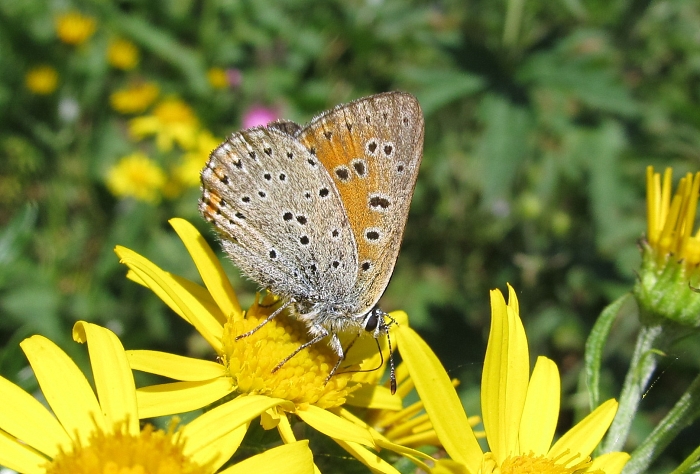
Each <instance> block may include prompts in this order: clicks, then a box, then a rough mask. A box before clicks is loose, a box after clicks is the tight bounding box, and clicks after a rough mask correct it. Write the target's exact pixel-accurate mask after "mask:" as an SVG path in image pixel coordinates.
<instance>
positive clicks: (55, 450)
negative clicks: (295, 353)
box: [0, 322, 313, 474]
mask: <svg viewBox="0 0 700 474" xmlns="http://www.w3.org/2000/svg"><path fill="white" fill-rule="evenodd" d="M73 337H74V338H75V339H76V340H77V341H79V342H83V343H85V342H86V343H88V350H89V354H90V362H91V365H92V369H93V376H94V381H95V388H96V391H97V394H95V393H94V392H93V390H92V388H91V387H90V383H89V382H88V380H87V379H86V377H85V376H84V375H83V373H82V372H81V371H80V369H79V368H78V367H77V366H76V365H75V363H74V362H73V361H72V360H71V359H70V358H69V357H68V355H67V354H66V353H65V352H63V351H62V350H61V349H59V348H58V346H56V345H55V344H54V343H53V342H51V341H50V340H48V339H46V338H44V337H42V336H33V337H30V338H28V339H25V340H24V341H23V342H22V343H21V344H20V345H21V346H22V349H23V350H24V352H25V354H26V355H27V358H28V359H29V362H30V364H31V366H32V369H33V370H34V374H35V375H36V378H37V381H38V382H39V385H40V387H41V390H42V392H43V395H44V397H45V399H46V402H47V403H48V405H49V406H50V407H51V411H52V412H53V414H52V413H50V412H49V410H47V409H46V408H45V407H44V406H43V405H42V404H41V403H40V402H39V401H37V400H36V399H35V398H34V397H32V396H31V395H29V394H28V393H26V392H24V391H23V390H22V389H20V388H19V387H17V386H16V385H14V384H12V383H11V382H10V381H8V380H7V379H4V378H2V377H0V392H1V393H2V394H3V404H2V406H1V407H0V429H1V430H2V431H1V432H0V433H2V434H3V436H0V465H3V466H6V467H8V468H10V469H13V470H16V471H18V472H21V473H27V474H67V473H71V474H76V473H77V474H83V473H84V474H91V473H96V472H99V473H102V472H154V473H158V472H168V473H173V474H179V473H182V474H185V473H186V474H214V473H215V472H218V473H220V474H224V473H225V474H233V473H239V472H250V470H257V469H260V468H264V469H268V468H269V467H270V465H272V466H276V467H277V469H279V470H284V472H290V471H289V470H290V469H291V472H294V473H299V474H302V473H304V474H305V473H310V472H312V471H313V461H312V457H311V451H309V449H308V447H307V446H306V442H299V443H296V444H293V445H287V446H281V447H279V448H275V449H272V450H269V451H268V452H266V453H264V454H262V455H258V456H254V457H252V458H249V459H247V460H245V461H243V462H241V463H238V464H236V465H234V466H231V467H229V468H226V469H224V470H221V471H220V470H219V468H220V467H221V466H222V465H223V464H224V463H225V462H226V461H228V460H229V459H230V457H231V455H232V454H233V453H234V452H235V450H236V449H237V448H238V446H239V444H240V442H241V440H242V439H243V435H244V434H245V431H246V430H245V428H246V426H247V423H248V422H249V420H250V419H252V418H254V417H256V416H257V414H258V412H256V411H255V410H256V402H257V405H260V403H259V400H255V399H249V400H246V402H247V403H246V404H245V405H246V406H243V405H241V404H238V405H239V406H238V407H234V406H233V405H232V406H230V407H229V409H228V410H219V411H217V410H212V411H210V412H208V413H206V414H204V415H202V416H200V417H198V418H196V419H195V420H193V421H192V422H190V423H189V424H187V425H186V426H184V427H182V428H181V429H179V430H177V431H175V429H174V425H171V426H172V427H171V429H169V430H168V431H162V430H155V429H154V428H153V427H152V426H150V425H146V426H145V427H144V428H143V429H140V428H139V412H138V408H137V402H136V391H135V386H134V379H133V376H132V372H131V369H130V368H129V363H128V361H127V357H126V354H125V352H124V348H123V347H122V345H121V342H120V341H119V339H118V338H117V337H116V336H115V335H114V333H112V332H111V331H109V330H107V329H105V328H102V327H100V326H97V325H94V324H90V323H86V322H78V323H76V325H75V327H74V329H73ZM262 406H265V404H264V401H263V404H262Z"/></svg>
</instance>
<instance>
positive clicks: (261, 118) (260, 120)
mask: <svg viewBox="0 0 700 474" xmlns="http://www.w3.org/2000/svg"><path fill="white" fill-rule="evenodd" d="M278 118H279V116H278V114H277V111H275V110H273V109H269V108H267V107H262V106H260V105H254V106H253V107H251V108H249V109H248V110H247V111H246V113H245V114H243V128H251V127H258V126H260V125H267V124H268V123H270V122H274V121H275V120H277V119H278Z"/></svg>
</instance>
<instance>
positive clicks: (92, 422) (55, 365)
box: [3, 336, 105, 454]
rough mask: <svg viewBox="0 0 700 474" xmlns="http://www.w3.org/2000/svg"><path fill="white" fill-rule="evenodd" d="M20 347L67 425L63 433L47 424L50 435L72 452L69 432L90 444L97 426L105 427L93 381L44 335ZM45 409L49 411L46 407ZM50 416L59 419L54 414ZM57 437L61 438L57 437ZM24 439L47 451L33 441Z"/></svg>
mask: <svg viewBox="0 0 700 474" xmlns="http://www.w3.org/2000/svg"><path fill="white" fill-rule="evenodd" d="M20 346H21V347H22V350H23V351H24V353H25V354H26V355H27V359H29V363H30V364H31V365H32V370H34V374H35V375H36V378H37V380H38V381H39V386H40V387H41V391H42V393H43V394H44V397H45V398H46V401H47V402H48V404H49V406H51V409H52V410H53V412H54V414H55V415H56V417H57V418H58V420H59V421H60V423H61V425H63V428H62V429H61V431H63V430H64V429H65V432H64V433H63V434H62V435H61V434H60V433H59V432H58V431H57V430H56V429H55V428H54V427H53V425H52V424H51V425H47V428H46V430H47V437H51V438H52V439H51V440H50V441H51V442H55V441H56V440H59V441H60V442H61V446H63V447H64V449H66V450H67V451H70V449H71V441H70V440H68V439H65V433H68V435H69V436H71V437H73V436H75V435H76V434H77V435H78V438H79V439H80V441H81V442H82V443H87V441H88V438H89V436H90V433H92V432H93V431H94V430H95V427H97V428H99V429H104V428H105V425H104V418H103V417H102V409H101V408H100V405H99V403H98V401H97V398H96V397H95V393H94V392H93V391H92V387H90V383H89V382H88V381H87V379H86V378H85V375H84V374H83V373H82V372H81V371H80V369H79V368H78V366H77V365H75V363H74V362H73V360H72V359H71V358H70V357H68V355H67V354H66V353H65V352H63V351H62V350H61V349H60V348H59V347H58V346H57V345H56V344H54V343H53V342H52V341H50V340H48V339H47V338H45V337H43V336H32V337H30V338H27V339H25V340H24V341H22V342H21V343H20ZM3 393H4V392H3ZM42 410H43V411H46V410H45V409H43V408H42ZM50 418H52V420H51V421H53V422H55V420H53V417H50ZM44 422H48V420H46V421H44ZM56 436H59V437H58V438H56ZM24 441H25V442H27V443H29V444H30V445H31V446H34V447H35V448H38V449H40V450H41V451H43V449H42V448H40V447H39V446H37V445H34V444H33V443H31V442H30V440H28V439H25V440H24ZM54 449H55V448H54ZM47 454H51V453H47ZM52 454H56V453H52Z"/></svg>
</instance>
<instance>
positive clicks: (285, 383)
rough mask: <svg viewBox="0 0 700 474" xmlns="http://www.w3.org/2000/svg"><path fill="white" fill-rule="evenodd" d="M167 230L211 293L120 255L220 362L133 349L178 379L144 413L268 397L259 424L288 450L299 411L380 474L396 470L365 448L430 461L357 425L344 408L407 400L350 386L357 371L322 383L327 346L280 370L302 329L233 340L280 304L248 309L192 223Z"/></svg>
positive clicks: (129, 254) (135, 357)
mask: <svg viewBox="0 0 700 474" xmlns="http://www.w3.org/2000/svg"><path fill="white" fill-rule="evenodd" d="M170 223H171V225H172V226H173V227H174V228H175V231H176V232H177V233H178V235H179V236H180V238H181V239H182V241H183V243H184V244H185V246H186V247H187V249H188V251H189V253H190V255H191V256H192V258H193V260H194V262H195V265H196V266H197V268H198V270H199V273H200V276H201V277H202V280H203V282H204V286H200V285H198V284H196V283H193V282H191V281H188V280H185V279H184V278H181V277H179V276H177V275H172V274H170V273H167V272H165V271H163V270H161V269H160V268H158V267H157V266H155V265H154V264H153V263H151V262H150V261H148V260H146V259H145V258H143V257H142V256H140V255H138V254H136V253H135V252H133V251H131V250H129V249H126V248H123V247H117V248H116V252H117V254H118V255H119V257H120V259H121V262H122V263H124V264H126V265H127V266H128V267H129V269H130V271H129V273H128V277H129V278H131V279H132V280H134V281H136V282H137V283H140V284H142V285H144V286H147V287H148V288H150V289H151V290H152V291H154V292H155V293H156V295H158V296H159V297H160V298H161V299H162V300H163V301H164V302H165V303H166V304H167V305H168V306H169V307H170V308H171V309H172V310H173V311H175V312H176V313H177V314H178V315H179V316H180V317H182V318H183V319H184V320H185V321H187V322H188V323H190V324H192V325H193V326H194V327H195V328H196V329H197V331H198V332H199V333H200V334H201V335H202V336H203V337H204V339H205V340H206V341H207V342H208V343H209V344H210V345H211V347H212V348H213V349H214V351H215V352H216V354H217V356H218V360H219V361H220V363H216V362H212V361H210V360H198V359H191V358H187V357H181V356H176V355H173V354H167V353H160V352H153V351H129V352H128V355H129V360H130V364H131V367H132V369H134V370H141V371H145V372H149V373H154V374H158V375H161V376H165V377H168V378H171V379H174V380H177V382H174V383H170V384H164V385H159V386H154V387H144V388H141V389H139V390H138V392H137V393H138V405H139V414H140V415H141V416H143V417H154V416H163V415H169V414H174V413H182V412H186V411H191V410H195V409H198V408H201V407H203V406H206V405H209V404H211V403H214V402H216V401H217V400H220V399H222V398H224V397H227V396H229V395H231V394H234V396H235V398H233V400H231V401H228V402H225V403H223V404H222V405H220V406H219V407H217V409H225V407H227V406H229V405H230V404H231V403H243V402H242V401H244V400H247V399H250V397H255V399H256V400H266V402H265V403H266V405H265V403H263V402H262V401H261V402H260V403H261V404H263V405H264V406H265V408H264V410H262V411H261V414H262V419H261V424H262V426H263V427H264V428H265V429H273V428H276V429H277V430H278V432H279V434H280V437H281V439H282V441H284V442H285V443H290V442H294V441H296V438H295V435H294V432H293V430H292V426H291V424H290V421H289V418H288V415H291V414H294V415H296V416H297V417H298V418H300V419H301V420H303V421H305V422H306V423H307V424H308V425H309V426H311V427H313V428H315V429H317V430H318V431H320V432H321V433H323V434H325V435H327V436H330V437H331V438H333V440H334V441H335V442H336V443H338V444H339V445H340V446H342V447H343V448H344V449H345V450H346V451H348V452H349V453H351V454H352V455H353V456H355V457H356V458H357V459H358V460H360V462H362V463H364V464H365V465H367V466H369V467H371V468H372V469H373V470H374V471H375V472H387V473H395V472H396V471H395V469H394V468H393V467H392V466H391V465H390V464H388V463H387V462H386V461H384V460H383V459H381V458H379V457H378V456H377V455H376V454H375V453H373V452H372V451H370V450H369V449H368V448H372V449H378V448H380V447H381V448H387V449H390V450H393V451H396V452H400V453H402V454H405V455H408V456H409V457H410V458H411V459H412V460H413V461H414V462H416V463H417V464H418V465H421V466H423V464H422V462H420V461H418V460H417V459H416V458H415V457H416V456H420V457H426V456H425V455H424V454H421V453H419V452H417V451H415V450H412V449H409V448H406V447H403V446H397V445H396V444H394V443H392V442H390V441H389V440H387V439H385V438H384V437H382V436H381V435H379V434H378V433H376V432H374V431H373V430H371V429H369V428H368V427H367V426H366V425H364V424H361V423H356V422H355V417H354V416H353V415H351V414H350V413H349V411H348V410H347V409H345V408H344V407H343V405H344V404H348V405H350V404H352V405H354V406H361V407H364V408H382V409H393V410H394V411H398V410H400V409H401V408H402V400H401V399H400V398H399V397H397V396H392V395H391V393H390V391H389V389H388V388H386V387H382V386H377V385H370V384H365V385H362V386H360V384H358V383H357V382H355V381H354V380H353V377H354V376H355V375H357V374H354V373H348V372H346V373H338V374H336V375H334V376H333V377H332V378H331V379H330V380H329V381H328V382H327V383H325V381H326V378H327V376H328V374H329V373H330V370H331V368H332V367H333V365H334V364H335V361H336V357H337V356H336V355H335V352H334V351H332V350H331V349H330V348H329V347H327V346H326V345H325V344H314V345H312V346H310V347H308V348H306V349H305V350H303V351H301V352H299V353H298V354H297V355H295V356H294V357H293V358H291V359H290V360H289V361H287V363H285V364H284V365H282V366H281V367H278V368H277V369H275V368H276V367H277V366H278V364H279V363H280V361H282V360H283V359H284V358H285V357H287V356H288V355H289V354H290V353H291V352H292V351H294V350H295V349H297V348H298V347H299V346H300V345H301V344H302V343H303V342H305V341H307V340H308V332H307V329H306V327H305V326H304V325H303V324H302V323H300V322H299V321H296V320H295V319H293V318H289V317H287V315H286V314H284V313H283V314H280V315H279V316H277V317H276V318H274V319H272V320H271V321H270V322H268V323H267V324H265V325H264V326H262V327H261V328H260V329H259V330H257V331H256V332H254V333H253V334H252V335H249V336H247V337H243V338H241V339H238V340H236V336H237V335H240V334H243V333H245V332H247V331H250V330H251V329H253V328H255V327H256V326H257V325H258V324H259V323H260V322H262V321H264V320H265V319H266V318H267V317H268V316H269V315H270V314H271V313H272V311H274V310H275V309H276V308H277V307H278V306H279V302H278V301H277V300H275V299H274V298H272V297H271V296H268V297H266V298H264V299H263V300H262V301H261V302H258V301H256V302H255V303H254V304H253V306H252V307H250V308H249V309H248V311H246V312H243V311H242V310H241V307H240V305H239V303H238V300H237V298H236V295H235V292H234V290H233V288H232V287H231V285H230V283H229V282H228V279H227V278H226V274H225V273H224V271H223V268H222V267H221V265H220V263H219V261H218V260H217V259H216V257H215V255H214V252H213V251H212V250H211V248H209V246H208V245H207V244H206V242H205V240H204V238H203V237H202V236H201V235H200V234H199V233H198V232H197V230H196V229H195V228H194V227H193V226H192V225H191V224H189V223H188V222H187V221H184V220H182V219H172V220H171V221H170ZM354 350H355V349H354V348H353V351H354ZM351 352H352V351H351ZM348 362H349V363H352V360H349V361H348ZM346 370H347V369H346ZM261 406H262V405H261ZM226 409H227V408H226ZM426 469H427V468H426Z"/></svg>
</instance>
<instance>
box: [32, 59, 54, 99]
mask: <svg viewBox="0 0 700 474" xmlns="http://www.w3.org/2000/svg"><path fill="white" fill-rule="evenodd" d="M24 84H25V85H26V86H27V89H29V90H30V91H32V92H34V93H35V94H38V95H48V94H51V93H52V92H53V91H55V90H56V86H57V85H58V73H57V72H56V70H55V69H54V68H52V67H51V66H37V67H35V68H32V69H30V70H29V72H27V75H26V76H25V77H24Z"/></svg>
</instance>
